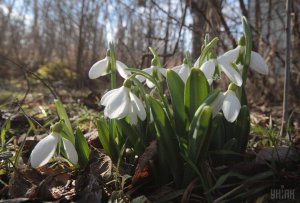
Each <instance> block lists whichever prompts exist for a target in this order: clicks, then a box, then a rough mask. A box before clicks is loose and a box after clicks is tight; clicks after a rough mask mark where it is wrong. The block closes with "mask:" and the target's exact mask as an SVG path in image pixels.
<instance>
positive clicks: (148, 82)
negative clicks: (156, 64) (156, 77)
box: [146, 79, 155, 89]
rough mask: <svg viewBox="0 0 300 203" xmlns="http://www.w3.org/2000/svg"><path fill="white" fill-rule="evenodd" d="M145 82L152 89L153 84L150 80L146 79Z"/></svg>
mask: <svg viewBox="0 0 300 203" xmlns="http://www.w3.org/2000/svg"><path fill="white" fill-rule="evenodd" d="M146 84H147V86H148V87H149V88H150V89H152V88H153V87H154V86H155V85H154V84H153V82H151V81H150V80H148V79H146Z"/></svg>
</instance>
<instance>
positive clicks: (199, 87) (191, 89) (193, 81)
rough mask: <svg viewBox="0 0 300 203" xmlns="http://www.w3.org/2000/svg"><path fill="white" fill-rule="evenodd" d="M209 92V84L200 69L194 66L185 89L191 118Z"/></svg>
mask: <svg viewBox="0 0 300 203" xmlns="http://www.w3.org/2000/svg"><path fill="white" fill-rule="evenodd" d="M208 93H209V85H208V83H207V80H206V78H205V75H204V74H203V72H202V71H201V70H200V69H196V68H192V70H191V73H190V75H189V77H188V79H187V82H186V85H185V89H184V105H185V107H186V111H187V113H188V115H189V119H190V120H191V119H192V118H193V117H194V115H195V112H196V110H197V108H198V107H199V106H200V104H201V103H202V102H203V101H204V99H205V98H206V97H207V95H208Z"/></svg>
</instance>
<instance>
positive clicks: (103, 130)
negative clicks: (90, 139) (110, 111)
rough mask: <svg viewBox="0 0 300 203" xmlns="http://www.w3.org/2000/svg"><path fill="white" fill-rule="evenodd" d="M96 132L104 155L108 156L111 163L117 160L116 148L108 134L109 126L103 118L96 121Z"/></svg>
mask: <svg viewBox="0 0 300 203" xmlns="http://www.w3.org/2000/svg"><path fill="white" fill-rule="evenodd" d="M97 130H98V136H99V139H100V142H101V144H102V147H103V149H104V151H105V152H106V154H108V155H109V156H110V158H111V159H112V160H113V162H116V161H117V160H118V147H117V143H116V142H115V140H114V138H113V136H112V135H111V134H110V133H109V126H108V124H107V122H106V120H105V118H103V117H101V118H99V119H97Z"/></svg>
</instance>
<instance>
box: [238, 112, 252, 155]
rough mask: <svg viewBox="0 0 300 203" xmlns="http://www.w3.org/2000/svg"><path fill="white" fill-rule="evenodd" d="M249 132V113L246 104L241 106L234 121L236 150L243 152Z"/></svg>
mask: <svg viewBox="0 0 300 203" xmlns="http://www.w3.org/2000/svg"><path fill="white" fill-rule="evenodd" d="M249 133H250V114H249V110H248V107H247V106H242V108H241V110H240V113H239V116H238V118H237V121H236V129H235V136H236V139H237V142H238V144H237V150H236V151H237V152H239V153H242V154H243V153H245V151H246V148H247V144H248V139H249Z"/></svg>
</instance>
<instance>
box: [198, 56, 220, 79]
mask: <svg viewBox="0 0 300 203" xmlns="http://www.w3.org/2000/svg"><path fill="white" fill-rule="evenodd" d="M215 69H216V62H215V59H210V60H208V61H206V62H205V63H203V64H202V66H201V67H200V70H201V71H202V72H203V73H204V75H205V77H206V79H207V81H208V82H209V84H211V83H212V81H213V80H212V78H213V76H214V73H215Z"/></svg>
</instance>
